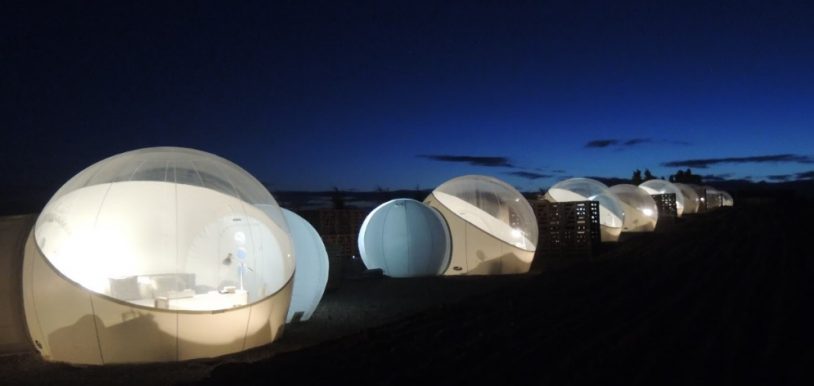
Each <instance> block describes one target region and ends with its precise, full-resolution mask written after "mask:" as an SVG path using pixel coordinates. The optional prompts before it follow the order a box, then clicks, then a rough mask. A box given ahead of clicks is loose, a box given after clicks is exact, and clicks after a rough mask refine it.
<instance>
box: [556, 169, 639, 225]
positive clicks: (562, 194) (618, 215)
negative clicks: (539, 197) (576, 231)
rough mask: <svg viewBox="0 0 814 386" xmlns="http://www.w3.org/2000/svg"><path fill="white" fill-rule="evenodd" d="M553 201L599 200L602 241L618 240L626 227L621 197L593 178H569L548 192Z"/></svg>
mask: <svg viewBox="0 0 814 386" xmlns="http://www.w3.org/2000/svg"><path fill="white" fill-rule="evenodd" d="M545 197H546V199H547V200H549V201H552V202H572V201H597V202H599V224H600V226H601V230H602V241H616V240H617V239H618V238H619V234H620V233H621V231H622V228H623V227H624V222H625V211H624V209H623V208H622V204H621V203H620V202H619V199H618V198H616V196H615V195H614V194H613V193H612V192H611V191H610V189H608V187H607V186H605V184H603V183H601V182H599V181H597V180H594V179H591V178H569V179H567V180H563V181H560V182H558V183H556V184H554V186H552V187H551V188H550V189H548V192H546V195H545Z"/></svg>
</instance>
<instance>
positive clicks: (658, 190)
mask: <svg viewBox="0 0 814 386" xmlns="http://www.w3.org/2000/svg"><path fill="white" fill-rule="evenodd" d="M639 187H640V188H642V189H644V190H645V191H646V192H647V193H649V194H650V195H651V196H652V195H655V194H670V193H672V194H675V195H676V216H678V217H681V215H682V214H683V213H684V194H682V193H681V189H679V188H678V187H677V186H675V185H673V183H671V182H668V181H665V180H649V181H645V182H642V183H641V184H639Z"/></svg>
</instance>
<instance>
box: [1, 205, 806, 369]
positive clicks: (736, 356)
mask: <svg viewBox="0 0 814 386" xmlns="http://www.w3.org/2000/svg"><path fill="white" fill-rule="evenodd" d="M812 208H813V206H812V205H811V203H807V202H806V203H801V202H799V201H787V202H782V203H775V204H766V203H764V204H761V205H745V204H743V205H739V206H738V207H736V208H730V209H726V210H721V211H717V212H712V213H708V214H704V215H699V216H695V217H692V218H688V219H687V220H685V221H683V222H682V223H680V224H677V225H676V226H675V227H673V228H672V229H671V230H669V231H668V232H663V233H656V234H645V235H639V236H637V237H630V238H628V239H627V240H626V241H625V242H623V243H619V244H617V245H615V246H612V247H608V248H606V250H605V251H604V252H603V253H602V255H601V256H599V257H598V258H595V259H591V260H590V261H581V262H573V263H570V264H565V265H561V266H560V269H556V270H549V271H545V272H543V273H542V274H540V275H520V276H506V277H468V278H426V279H415V280H403V279H402V280H395V279H365V280H354V281H346V282H344V283H343V285H342V286H341V287H340V288H339V289H338V290H336V291H334V292H332V293H329V294H327V295H326V297H325V299H324V302H323V304H322V305H321V306H320V309H319V310H318V311H317V313H316V314H315V316H314V319H313V320H312V321H310V322H306V323H302V324H296V325H290V326H289V327H288V328H287V330H286V333H285V336H284V337H283V339H282V340H280V341H278V342H276V343H274V344H272V345H269V346H267V347H263V348H259V349H256V350H252V351H250V352H247V353H241V354H237V355H233V356H229V357H225V358H219V359H213V360H206V361H191V362H185V363H171V364H153V365H138V366H136V365H130V366H108V367H84V368H82V367H73V366H68V365H61V364H48V363H43V362H42V361H41V360H39V359H38V358H37V357H36V356H35V355H17V356H12V357H5V358H2V359H0V380H2V381H1V383H4V384H31V383H48V384H75V383H84V384H141V385H143V384H170V383H178V382H180V383H184V384H187V383H192V384H197V383H203V384H295V383H296V384H328V383H339V384H351V383H357V384H358V383H361V384H417V383H419V384H427V383H430V384H450V383H451V384H464V383H474V382H476V383H478V384H483V383H485V382H490V383H491V382H499V383H500V384H518V383H520V384H527V383H531V382H534V383H537V384H618V383H624V384H626V385H631V384H641V385H654V384H681V385H686V384H773V385H775V384H806V385H810V384H813V382H814V373H813V371H814V370H812V369H814V348H812V347H814V346H812V343H814V334H813V333H812V330H811V327H812V325H814V314H813V313H812V312H810V309H811V299H812V296H811V295H814V291H812V289H813V288H812V287H814V285H812V279H814V262H812V255H814V254H812V253H811V251H810V245H811V243H810V241H809V240H810V239H811V236H810V229H811V226H810V219H811V218H814V217H812V214H814V210H812Z"/></svg>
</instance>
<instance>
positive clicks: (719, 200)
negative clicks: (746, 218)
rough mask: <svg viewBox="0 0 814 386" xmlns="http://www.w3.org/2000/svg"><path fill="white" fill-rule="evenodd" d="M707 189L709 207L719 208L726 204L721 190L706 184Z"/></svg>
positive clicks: (709, 208)
mask: <svg viewBox="0 0 814 386" xmlns="http://www.w3.org/2000/svg"><path fill="white" fill-rule="evenodd" d="M704 188H706V191H707V209H708V210H712V209H718V208H720V207H722V206H724V196H723V195H722V194H721V191H720V190H718V189H715V188H713V187H711V186H705V187H704Z"/></svg>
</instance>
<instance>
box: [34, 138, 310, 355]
mask: <svg viewBox="0 0 814 386" xmlns="http://www.w3.org/2000/svg"><path fill="white" fill-rule="evenodd" d="M259 206H265V207H266V210H265V211H264V210H261V209H260V208H259ZM293 272H294V256H293V253H292V248H291V240H290V237H289V234H288V229H287V226H286V223H285V220H284V219H283V215H282V212H280V209H279V207H278V206H277V202H276V201H275V200H274V198H273V197H272V196H271V195H270V194H269V193H268V191H267V190H266V189H265V188H264V187H263V185H262V184H261V183H260V182H258V181H257V180H256V179H255V178H254V177H252V176H251V175H250V174H249V173H247V172H246V171H245V170H243V169H241V168H240V167H239V166H237V165H235V164H233V163H231V162H229V161H227V160H225V159H223V158H220V157H218V156H215V155H213V154H209V153H205V152H201V151H197V150H192V149H183V148H168V147H162V148H147V149H140V150H135V151H130V152H126V153H122V154H119V155H116V156H113V157H110V158H107V159H105V160H102V161H100V162H98V163H96V164H94V165H92V166H90V167H88V168H87V169H85V170H83V171H82V172H80V173H79V174H77V175H76V176H75V177H73V178H72V179H71V180H69V181H68V182H67V183H65V185H63V187H62V188H60V189H59V191H57V193H56V194H54V196H53V197H52V198H51V200H50V201H49V202H48V204H47V205H46V206H45V208H44V209H43V212H42V213H41V214H40V216H39V218H38V220H37V223H36V225H35V226H34V229H33V230H32V232H31V235H30V237H29V243H28V244H27V245H26V253H25V258H24V276H23V295H24V304H25V310H26V319H27V322H28V326H29V332H30V334H31V336H32V339H33V340H34V342H35V344H36V345H37V346H38V348H39V350H40V352H41V353H42V355H43V356H44V357H45V358H46V359H51V360H59V361H66V362H73V363H92V364H102V363H123V362H150V361H167V360H179V359H191V358H200V357H211V356H217V355H223V354H227V353H231V352H235V351H240V350H243V349H246V348H250V347H254V346H257V345H261V344H266V343H268V342H270V341H271V340H273V339H274V338H276V336H277V335H278V330H279V327H280V326H282V324H283V322H284V318H285V314H286V311H287V309H288V303H289V301H290V296H291V291H290V290H291V277H292V275H293ZM212 326H218V328H212ZM247 327H248V329H247ZM88 342H93V344H90V343H88Z"/></svg>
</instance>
